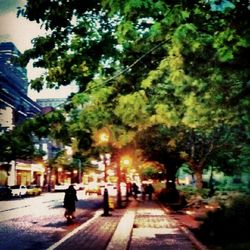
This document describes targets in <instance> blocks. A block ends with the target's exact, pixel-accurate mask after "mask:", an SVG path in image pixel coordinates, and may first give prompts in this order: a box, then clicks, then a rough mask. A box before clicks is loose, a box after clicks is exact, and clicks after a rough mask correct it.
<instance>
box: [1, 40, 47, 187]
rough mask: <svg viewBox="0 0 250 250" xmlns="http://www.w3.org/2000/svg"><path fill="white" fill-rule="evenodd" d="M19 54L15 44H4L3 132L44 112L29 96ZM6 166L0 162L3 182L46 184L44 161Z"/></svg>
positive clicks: (25, 72) (22, 162)
mask: <svg viewBox="0 0 250 250" xmlns="http://www.w3.org/2000/svg"><path fill="white" fill-rule="evenodd" d="M19 56H20V52H19V51H18V49H17V48H16V47H15V45H14V44H13V43H10V42H4V43H0V134H1V133H4V132H5V131H8V130H12V129H13V128H14V127H15V126H16V125H18V124H20V123H22V122H23V121H24V120H26V119H28V118H31V117H33V116H34V115H36V114H39V113H42V107H41V106H40V105H39V104H37V103H36V102H34V101H33V100H31V99H30V98H29V97H28V96H27V89H28V79H27V71H26V68H24V67H21V66H20V64H19V63H18V61H17V59H18V58H19ZM0 153H1V152H0ZM5 166H6V163H5V162H4V163H0V184H1V185H3V184H9V185H14V184H30V183H32V182H36V184H39V185H42V183H43V179H44V171H45V170H44V166H42V165H41V164H40V163H34V162H25V161H23V160H20V161H17V162H12V164H11V169H10V171H8V170H6V167H5Z"/></svg>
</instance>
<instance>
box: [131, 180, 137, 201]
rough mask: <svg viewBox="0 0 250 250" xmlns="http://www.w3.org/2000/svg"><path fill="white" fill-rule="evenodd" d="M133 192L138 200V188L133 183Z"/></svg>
mask: <svg viewBox="0 0 250 250" xmlns="http://www.w3.org/2000/svg"><path fill="white" fill-rule="evenodd" d="M132 192H133V196H134V198H135V199H137V195H138V186H137V185H136V183H133V185H132Z"/></svg>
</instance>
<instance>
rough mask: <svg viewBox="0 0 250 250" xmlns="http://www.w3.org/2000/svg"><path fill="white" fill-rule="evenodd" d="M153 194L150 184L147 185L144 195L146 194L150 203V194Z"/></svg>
mask: <svg viewBox="0 0 250 250" xmlns="http://www.w3.org/2000/svg"><path fill="white" fill-rule="evenodd" d="M153 192H154V187H153V186H152V184H151V183H150V184H148V185H147V187H146V193H147V194H148V199H149V200H150V201H151V200H152V194H153Z"/></svg>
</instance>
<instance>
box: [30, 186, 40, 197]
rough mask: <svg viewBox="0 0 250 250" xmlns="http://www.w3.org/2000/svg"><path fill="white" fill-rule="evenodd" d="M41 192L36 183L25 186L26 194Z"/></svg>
mask: <svg viewBox="0 0 250 250" xmlns="http://www.w3.org/2000/svg"><path fill="white" fill-rule="evenodd" d="M41 193H42V188H41V187H39V186H37V185H29V186H27V192H26V194H27V195H29V196H35V195H40V194H41Z"/></svg>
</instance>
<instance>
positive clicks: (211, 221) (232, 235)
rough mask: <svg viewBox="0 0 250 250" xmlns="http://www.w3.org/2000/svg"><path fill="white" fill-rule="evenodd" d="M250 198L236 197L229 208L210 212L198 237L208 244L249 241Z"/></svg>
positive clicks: (225, 207)
mask: <svg viewBox="0 0 250 250" xmlns="http://www.w3.org/2000/svg"><path fill="white" fill-rule="evenodd" d="M249 209H250V199H249V196H242V197H236V198H234V200H233V201H232V203H230V205H228V206H223V207H222V208H221V209H219V210H215V211H214V212H209V213H208V214H207V218H206V219H205V221H204V222H203V224H202V225H201V227H200V229H199V231H198V236H199V237H200V238H201V239H202V240H203V241H204V242H205V243H207V244H213V243H227V244H229V243H233V242H244V241H248V240H249V230H250V224H249V221H250V214H249Z"/></svg>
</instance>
